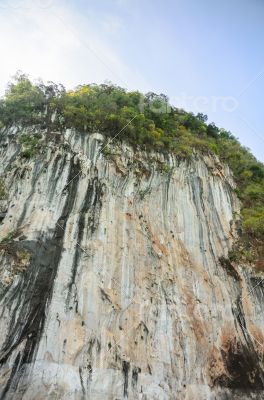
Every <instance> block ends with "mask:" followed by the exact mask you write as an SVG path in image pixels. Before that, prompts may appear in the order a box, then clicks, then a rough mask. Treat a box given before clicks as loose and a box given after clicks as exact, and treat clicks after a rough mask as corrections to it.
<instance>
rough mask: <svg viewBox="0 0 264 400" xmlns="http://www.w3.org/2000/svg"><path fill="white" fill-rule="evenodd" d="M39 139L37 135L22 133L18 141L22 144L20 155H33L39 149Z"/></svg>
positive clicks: (25, 156) (26, 156)
mask: <svg viewBox="0 0 264 400" xmlns="http://www.w3.org/2000/svg"><path fill="white" fill-rule="evenodd" d="M39 142H40V139H39V137H37V136H34V135H29V134H27V133H24V134H22V135H20V137H19V143H20V144H22V151H21V155H22V157H24V158H28V159H29V158H32V157H34V156H35V155H36V154H37V152H38V149H39V147H40V146H39Z"/></svg>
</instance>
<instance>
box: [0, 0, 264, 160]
mask: <svg viewBox="0 0 264 400" xmlns="http://www.w3.org/2000/svg"><path fill="white" fill-rule="evenodd" d="M263 21H264V1H263V0H222V1H221V2H219V1H216V0H215V1H212V0H163V1H160V0H159V1H158V0H74V1H72V0H68V1H67V0H65V1H62V0H0V34H1V40H0V56H1V60H0V94H1V95H2V94H3V93H4V90H5V88H6V85H7V82H8V81H10V79H11V77H12V76H13V75H14V74H15V73H16V71H18V70H21V71H23V72H25V73H27V74H29V76H30V77H31V78H32V79H38V78H42V79H43V80H44V81H48V80H50V81H53V82H57V83H62V84H64V85H65V87H66V88H67V89H70V88H73V87H75V86H77V85H79V84H84V83H92V82H93V83H103V82H107V81H111V82H113V83H115V84H118V85H120V86H122V87H125V88H127V89H129V90H140V91H142V92H148V91H153V92H156V93H164V94H166V95H168V96H169V99H170V102H171V103H172V104H173V105H175V106H177V107H181V108H184V109H186V110H187V111H192V112H194V113H195V114H196V113H198V112H203V113H205V114H207V115H208V120H209V121H210V122H212V121H213V122H215V123H216V125H217V126H219V127H223V128H225V129H227V130H230V131H231V132H232V133H233V134H234V135H235V136H236V137H237V138H239V140H240V142H241V143H242V144H243V145H244V146H246V147H248V148H250V149H251V151H252V153H253V154H254V155H255V156H256V157H257V158H258V159H259V160H261V161H264V135H263V123H262V122H263V119H264V118H263V111H264V110H263V99H262V93H264V51H263V50H264V49H263V47H264V23H263Z"/></svg>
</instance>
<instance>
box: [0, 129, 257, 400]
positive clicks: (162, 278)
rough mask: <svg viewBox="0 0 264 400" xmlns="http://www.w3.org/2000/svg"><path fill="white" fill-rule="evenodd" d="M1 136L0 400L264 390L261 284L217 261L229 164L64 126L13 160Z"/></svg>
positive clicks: (234, 203) (234, 215) (227, 240)
mask: <svg viewBox="0 0 264 400" xmlns="http://www.w3.org/2000/svg"><path fill="white" fill-rule="evenodd" d="M12 132H13V131H11V133H12ZM32 132H34V128H32ZM9 133H10V132H9ZM11 133H10V134H8V132H3V131H2V133H1V140H0V145H1V143H2V144H3V146H2V147H1V151H0V173H1V176H2V177H4V179H5V184H6V187H7V189H8V201H7V203H6V206H5V207H6V210H4V211H3V212H4V213H5V215H3V219H2V223H1V225H0V241H1V243H0V332H1V334H0V398H1V399H8V400H9V399H15V400H18V399H19V400H20V399H24V400H33V399H65V400H66V399H69V400H72V399H78V400H79V399H91V400H92V399H98V400H104V399H106V400H121V399H129V400H130V399H131V400H132V399H141V400H174V399H177V400H178V399H179V400H182V399H184V400H185V399H186V400H196V399H197V400H209V399H210V400H213V399H263V398H264V391H263V389H264V376H263V345H264V340H263V328H264V318H263V311H264V310H263V309H264V302H263V295H264V281H263V282H262V277H261V276H260V275H257V274H256V272H255V273H254V272H252V271H251V270H250V268H249V267H247V266H242V265H241V266H236V265H233V264H231V263H230V262H229V261H228V260H227V256H228V251H229V250H230V249H231V248H232V244H233V242H234V240H235V239H236V235H237V233H236V221H237V219H238V216H239V202H238V200H237V198H236V196H235V194H234V191H233V188H234V185H233V181H232V176H231V173H230V171H229V169H228V168H227V167H225V166H223V165H221V164H220V163H219V161H218V159H217V158H216V157H212V156H205V155H204V156H201V155H199V154H195V155H194V156H193V157H192V159H191V160H188V161H187V160H185V161H184V160H178V159H176V158H174V157H172V156H170V155H166V156H164V155H161V154H159V155H158V154H155V153H150V154H146V153H144V152H140V151H136V150H132V149H131V148H130V147H128V146H126V145H124V144H123V145H118V146H117V145H115V146H113V145H108V148H107V150H108V151H107V152H106V151H105V148H104V145H103V146H102V142H103V140H104V138H103V137H102V136H101V135H100V134H93V135H90V136H87V135H81V134H78V133H75V132H73V131H70V130H68V131H67V132H66V134H65V140H64V141H62V142H61V143H58V141H57V143H53V142H48V143H46V144H45V145H44V144H43V145H42V150H40V153H39V155H38V156H37V157H34V158H32V159H29V160H25V159H22V158H21V157H20V155H19V145H18V144H17V141H16V139H15V137H16V135H19V129H18V131H17V130H16V134H15V135H13V134H11ZM43 143H44V142H43ZM103 154H104V155H103ZM1 215H2V214H1Z"/></svg>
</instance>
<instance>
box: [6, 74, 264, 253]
mask: <svg viewBox="0 0 264 400" xmlns="http://www.w3.org/2000/svg"><path fill="white" fill-rule="evenodd" d="M16 124H18V125H23V126H30V125H35V124H36V125H40V126H41V127H42V128H43V129H46V130H47V132H51V131H56V130H63V129H65V128H68V127H70V128H76V129H77V130H79V131H80V132H83V133H84V134H85V133H87V134H88V133H91V132H101V133H104V134H105V135H106V136H109V137H114V136H115V135H117V134H118V133H119V132H120V131H121V130H122V134H121V135H120V136H119V137H118V138H117V139H116V140H121V139H122V140H126V141H127V142H129V143H130V144H131V145H133V146H141V147H143V148H145V149H148V148H152V149H156V150H158V151H170V152H173V153H175V154H176V155H178V156H180V157H185V158H186V157H190V156H191V154H192V150H193V149H198V150H200V151H201V152H211V153H215V154H217V155H218V156H219V157H220V159H221V160H222V161H223V162H225V163H227V164H228V165H229V166H230V168H231V169H232V171H233V174H234V178H235V181H236V183H237V193H238V195H239V197H240V199H241V201H242V217H243V219H242V238H243V242H244V248H246V252H249V253H250V255H251V256H252V251H253V253H254V257H255V255H256V256H260V255H261V254H263V239H264V166H263V164H262V163H260V162H258V161H257V160H256V159H255V157H254V156H253V155H252V154H251V153H250V151H249V150H248V149H247V148H245V147H243V146H241V144H240V143H239V141H238V140H237V139H236V138H235V137H234V136H233V135H232V134H231V133H230V132H228V131H226V130H224V129H219V128H218V127H216V126H215V124H214V123H210V124H207V116H206V115H204V114H201V113H199V114H197V115H194V114H193V113H189V112H185V111H183V110H182V109H179V108H176V107H173V106H171V105H169V103H168V98H167V97H166V96H165V95H163V94H160V95H157V94H155V93H147V94H145V95H143V94H141V93H140V92H137V91H135V92H127V91H126V90H125V89H123V88H121V87H118V86H115V85H113V84H102V85H96V84H89V85H83V86H79V87H77V88H76V89H75V90H71V91H66V90H65V88H64V87H63V86H62V85H56V84H54V83H52V82H50V83H48V84H47V85H44V84H43V83H42V82H37V83H32V82H31V81H30V80H29V79H28V77H27V76H26V75H23V74H18V75H17V76H16V78H15V81H14V82H12V83H10V84H9V85H8V88H7V90H6V93H5V96H4V97H3V98H2V99H1V100H0V127H1V126H2V127H7V126H12V125H16ZM124 127H125V128H124ZM20 140H21V141H22V142H21V143H22V145H23V151H24V156H25V157H29V156H31V155H32V154H34V153H35V149H36V147H37V145H38V143H37V140H35V139H28V138H27V137H24V138H23V137H22V138H21V139H20ZM252 249H253V250H252ZM255 252H256V253H257V254H256V253H255Z"/></svg>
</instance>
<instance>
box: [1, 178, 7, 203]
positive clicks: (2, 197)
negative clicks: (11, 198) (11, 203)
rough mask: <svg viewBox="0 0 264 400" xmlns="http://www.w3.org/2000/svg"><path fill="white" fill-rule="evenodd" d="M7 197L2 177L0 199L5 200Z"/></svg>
mask: <svg viewBox="0 0 264 400" xmlns="http://www.w3.org/2000/svg"><path fill="white" fill-rule="evenodd" d="M6 199H7V191H6V187H5V182H4V180H3V178H0V200H6Z"/></svg>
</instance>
